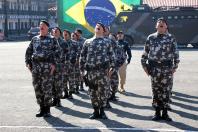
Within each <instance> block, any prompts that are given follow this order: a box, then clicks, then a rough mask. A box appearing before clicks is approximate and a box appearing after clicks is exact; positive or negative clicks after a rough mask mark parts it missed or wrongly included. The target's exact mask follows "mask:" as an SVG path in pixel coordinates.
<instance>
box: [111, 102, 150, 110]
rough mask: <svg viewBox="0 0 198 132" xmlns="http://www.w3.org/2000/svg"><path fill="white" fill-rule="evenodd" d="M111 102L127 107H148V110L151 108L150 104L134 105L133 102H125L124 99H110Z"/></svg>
mask: <svg viewBox="0 0 198 132" xmlns="http://www.w3.org/2000/svg"><path fill="white" fill-rule="evenodd" d="M111 103H114V104H117V105H120V106H122V107H128V108H135V109H144V110H145V109H148V110H152V109H153V108H152V107H151V106H143V105H141V106H140V105H134V104H131V103H127V102H124V101H120V100H118V101H112V102H111Z"/></svg>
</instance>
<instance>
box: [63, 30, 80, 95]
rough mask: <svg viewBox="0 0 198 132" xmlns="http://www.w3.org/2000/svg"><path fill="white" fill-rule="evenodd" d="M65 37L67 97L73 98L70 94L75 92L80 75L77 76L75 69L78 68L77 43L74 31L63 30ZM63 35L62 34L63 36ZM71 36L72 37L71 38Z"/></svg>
mask: <svg viewBox="0 0 198 132" xmlns="http://www.w3.org/2000/svg"><path fill="white" fill-rule="evenodd" d="M64 34H65V35H67V37H65V42H66V43H67V44H68V45H69V52H68V56H67V62H68V65H69V66H68V67H67V68H68V71H67V72H68V82H69V97H68V98H69V99H73V96H72V94H73V93H75V92H76V88H77V86H79V77H80V75H78V76H77V74H78V72H77V70H78V69H79V68H78V67H79V64H78V63H79V57H78V56H79V55H78V53H79V45H78V43H77V42H76V41H75V40H72V39H74V36H73V35H75V33H71V36H70V32H69V31H65V32H64ZM65 35H64V36H65ZM71 37H72V39H71Z"/></svg>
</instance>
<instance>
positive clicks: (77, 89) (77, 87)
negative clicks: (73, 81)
mask: <svg viewBox="0 0 198 132" xmlns="http://www.w3.org/2000/svg"><path fill="white" fill-rule="evenodd" d="M75 94H80V92H79V86H78V85H77V86H76V90H75Z"/></svg>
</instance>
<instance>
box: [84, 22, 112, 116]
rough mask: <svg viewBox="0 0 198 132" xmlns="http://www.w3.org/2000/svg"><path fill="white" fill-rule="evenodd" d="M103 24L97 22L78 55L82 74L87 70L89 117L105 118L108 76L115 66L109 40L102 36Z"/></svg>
mask: <svg viewBox="0 0 198 132" xmlns="http://www.w3.org/2000/svg"><path fill="white" fill-rule="evenodd" d="M104 31H105V26H104V25H103V24H102V23H97V24H96V26H95V36H94V37H93V38H91V39H87V40H86V41H85V43H84V45H83V48H82V51H81V57H80V69H81V71H82V74H83V73H84V72H85V70H86V71H87V76H88V82H89V91H90V98H91V103H92V106H93V108H94V112H93V114H92V115H91V116H90V119H96V118H102V119H107V116H106V114H105V112H104V107H105V106H106V102H107V98H108V89H109V77H110V76H111V74H112V72H113V71H114V68H115V62H114V61H115V56H114V52H113V49H112V46H111V43H110V41H109V40H107V39H105V38H104Z"/></svg>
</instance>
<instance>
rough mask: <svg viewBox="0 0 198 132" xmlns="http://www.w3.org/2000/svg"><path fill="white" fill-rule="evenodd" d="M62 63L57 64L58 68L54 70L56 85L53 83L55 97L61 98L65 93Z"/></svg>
mask: <svg viewBox="0 0 198 132" xmlns="http://www.w3.org/2000/svg"><path fill="white" fill-rule="evenodd" d="M62 75H63V74H62V64H57V65H56V70H55V72H54V80H53V82H54V85H53V95H54V98H57V99H60V98H61V97H62V93H63V80H62Z"/></svg>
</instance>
